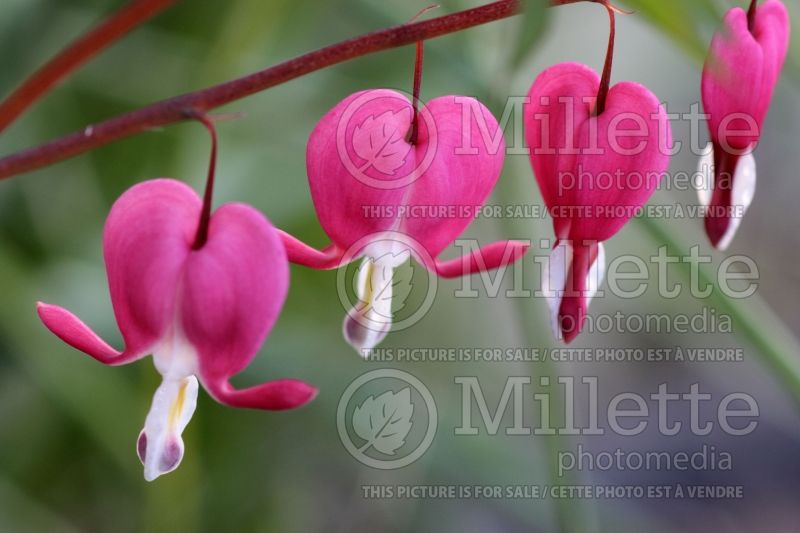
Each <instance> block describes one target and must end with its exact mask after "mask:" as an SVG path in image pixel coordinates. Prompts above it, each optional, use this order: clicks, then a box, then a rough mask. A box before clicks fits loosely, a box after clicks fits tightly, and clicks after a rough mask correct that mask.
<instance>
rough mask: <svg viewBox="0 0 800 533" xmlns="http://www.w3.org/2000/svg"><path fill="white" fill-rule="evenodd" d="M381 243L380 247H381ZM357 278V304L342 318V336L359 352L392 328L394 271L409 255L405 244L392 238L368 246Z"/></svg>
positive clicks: (371, 345) (372, 344) (381, 338)
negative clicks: (391, 239)
mask: <svg viewBox="0 0 800 533" xmlns="http://www.w3.org/2000/svg"><path fill="white" fill-rule="evenodd" d="M381 245H382V246H381ZM367 253H368V254H369V255H367V256H366V257H365V258H364V260H363V261H362V262H361V266H360V267H359V269H358V276H357V280H356V287H355V289H356V295H357V296H358V300H359V301H358V303H356V305H355V306H354V307H353V308H352V309H351V310H350V311H349V312H348V313H347V316H346V317H345V320H344V328H343V331H344V336H345V339H347V342H349V343H350V345H351V346H353V347H354V348H355V349H356V350H358V351H359V352H360V353H361V354H362V355H367V354H366V353H365V350H370V349H372V348H374V347H375V346H377V345H378V344H379V343H380V342H381V341H382V340H383V339H384V338H386V335H387V334H388V333H389V330H390V329H391V327H392V295H393V286H394V285H393V284H394V281H393V277H394V270H395V268H397V267H398V266H400V265H401V264H403V263H404V262H406V261H408V260H409V259H410V257H411V252H410V251H409V250H408V248H407V247H404V246H402V244H400V243H396V242H394V241H384V242H380V243H379V244H378V245H376V246H373V247H371V248H370V249H368V251H367Z"/></svg>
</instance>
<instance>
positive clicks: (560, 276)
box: [542, 241, 606, 340]
mask: <svg viewBox="0 0 800 533" xmlns="http://www.w3.org/2000/svg"><path fill="white" fill-rule="evenodd" d="M597 247H598V250H597V258H596V259H595V261H594V263H592V266H591V267H590V268H589V273H588V275H587V279H586V293H587V294H586V308H587V309H588V308H589V305H590V304H591V302H592V299H593V298H594V297H595V295H596V294H597V291H598V290H599V288H600V285H601V284H602V282H603V279H605V275H606V249H605V247H604V246H603V243H602V242H600V243H597ZM572 257H573V249H572V243H571V242H570V241H561V242H559V243H558V246H556V247H555V248H553V250H552V251H551V252H550V256H549V257H548V258H547V261H545V262H544V265H543V267H542V294H543V295H544V297H545V299H546V300H547V305H548V307H549V308H550V324H551V326H552V328H553V335H554V336H555V338H556V339H557V340H562V339H563V338H564V336H563V334H562V332H561V324H560V322H559V320H558V314H559V311H560V309H561V301H562V300H563V298H564V292H565V290H566V288H567V279H568V277H569V272H570V269H571V268H572Z"/></svg>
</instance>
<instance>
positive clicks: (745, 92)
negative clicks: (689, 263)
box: [698, 0, 789, 250]
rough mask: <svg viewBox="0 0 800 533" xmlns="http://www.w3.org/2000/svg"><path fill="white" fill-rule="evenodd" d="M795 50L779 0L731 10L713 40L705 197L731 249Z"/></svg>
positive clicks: (716, 230) (706, 101)
mask: <svg viewBox="0 0 800 533" xmlns="http://www.w3.org/2000/svg"><path fill="white" fill-rule="evenodd" d="M788 48H789V15H788V14H787V12H786V7H785V6H784V5H783V4H782V3H781V2H780V1H779V0H767V1H766V2H764V3H763V5H761V6H758V5H757V2H756V1H755V0H753V2H752V5H751V8H750V11H749V13H745V11H744V10H743V9H741V8H738V7H737V8H734V9H731V10H730V11H729V12H728V13H727V15H726V16H725V19H724V22H723V27H722V29H721V30H720V31H718V32H717V33H716V34H715V35H714V38H713V39H712V41H711V50H710V51H709V54H708V58H707V60H706V64H705V67H704V69H703V83H702V92H703V106H704V108H705V112H706V113H707V114H708V116H709V122H708V125H709V130H710V133H711V142H710V143H709V145H708V147H707V148H706V150H705V152H704V153H703V157H702V158H701V161H700V171H699V174H700V176H701V178H702V179H701V182H700V184H699V187H698V193H699V194H698V195H699V198H700V202H701V204H702V205H704V206H706V207H708V210H707V212H706V218H705V227H706V233H707V234H708V237H709V239H710V240H711V243H712V244H713V245H714V246H715V247H716V248H718V249H720V250H725V249H726V248H727V247H728V246H729V245H730V243H731V241H732V240H733V237H734V236H735V234H736V231H737V229H738V228H739V225H740V224H741V221H742V217H743V216H744V214H745V212H746V211H747V208H748V207H749V206H750V204H751V202H752V200H753V195H754V194H755V188H756V162H755V159H754V158H753V153H752V152H753V150H754V149H755V147H756V145H757V144H758V141H759V139H760V137H761V131H762V125H763V123H764V118H765V117H766V115H767V110H768V109H769V105H770V102H771V101H772V94H773V92H774V90H775V85H776V84H777V83H778V78H779V77H780V73H781V69H782V68H783V63H784V60H785V59H786V53H787V50H788Z"/></svg>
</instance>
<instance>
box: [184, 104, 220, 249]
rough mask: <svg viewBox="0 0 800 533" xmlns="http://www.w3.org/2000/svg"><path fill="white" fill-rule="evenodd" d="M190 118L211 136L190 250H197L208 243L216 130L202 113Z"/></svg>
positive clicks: (212, 122)
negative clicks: (202, 193) (206, 175)
mask: <svg viewBox="0 0 800 533" xmlns="http://www.w3.org/2000/svg"><path fill="white" fill-rule="evenodd" d="M189 115H190V116H191V118H193V119H195V120H197V121H198V122H200V123H201V124H202V125H203V126H205V127H206V129H207V130H208V133H209V134H210V135H211V156H210V158H209V161H208V177H207V178H206V191H205V194H204V195H203V210H202V211H201V212H200V221H199V222H198V224H197V233H196V234H195V238H194V244H193V245H192V250H199V249H200V248H202V247H203V246H205V244H206V242H207V241H208V225H209V222H210V221H211V202H212V200H213V197H214V176H215V174H216V171H217V128H216V127H215V126H214V121H213V120H211V119H210V118H209V117H208V116H207V115H205V114H203V113H195V112H191V113H189Z"/></svg>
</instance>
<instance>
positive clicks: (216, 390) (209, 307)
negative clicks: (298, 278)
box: [38, 179, 316, 481]
mask: <svg viewBox="0 0 800 533" xmlns="http://www.w3.org/2000/svg"><path fill="white" fill-rule="evenodd" d="M201 206H202V204H201V201H200V198H198V196H197V194H196V193H195V192H194V191H193V190H192V189H191V188H190V187H188V186H186V185H184V184H182V183H180V182H178V181H175V180H171V179H157V180H152V181H147V182H144V183H141V184H139V185H136V186H134V187H132V188H131V189H129V190H128V191H127V192H125V193H124V194H123V195H122V196H121V197H120V198H119V199H118V200H117V201H116V202H115V204H114V206H113V208H112V209H111V213H110V214H109V216H108V220H107V221H106V225H105V230H104V234H103V249H104V255H105V262H106V268H107V271H108V283H109V290H110V293H111V302H112V304H113V308H114V314H115V316H116V319H117V323H118V325H119V328H120V331H121V332H122V336H123V339H124V341H125V349H124V351H122V352H119V351H117V350H116V349H114V348H113V347H111V346H109V345H108V344H107V343H106V342H104V341H103V340H102V339H101V338H100V337H99V336H98V335H97V334H95V333H94V332H93V331H92V330H91V329H89V327H88V326H86V325H85V324H84V323H83V322H81V321H80V319H78V318H77V317H76V316H75V315H73V314H72V313H70V312H69V311H67V310H65V309H63V308H61V307H57V306H54V305H49V304H45V303H39V304H38V312H39V317H40V318H41V320H42V322H44V324H45V326H47V328H48V329H50V331H52V332H53V333H55V334H56V336H58V337H59V338H60V339H61V340H63V341H64V342H66V343H67V344H69V345H70V346H72V347H74V348H76V349H78V350H80V351H82V352H85V353H87V354H88V355H90V356H92V357H93V358H95V359H96V360H98V361H100V362H101V363H104V364H107V365H112V366H116V365H123V364H126V363H130V362H133V361H136V360H138V359H140V358H142V357H144V356H145V355H147V354H150V353H152V355H153V362H154V363H155V367H156V369H157V370H158V372H159V373H160V374H161V376H162V379H163V381H162V383H161V386H159V388H158V390H157V391H156V393H155V395H154V396H153V404H152V407H151V409H150V412H149V413H148V415H147V419H146V421H145V424H144V429H143V430H142V432H141V434H140V436H139V439H138V442H137V452H138V454H139V458H140V459H141V461H142V463H143V464H144V475H145V478H146V479H147V480H148V481H150V480H153V479H155V478H156V477H158V476H160V475H161V474H165V473H167V472H170V471H172V470H174V469H175V468H176V467H177V466H178V464H179V463H180V462H181V459H182V457H183V447H184V446H183V440H182V439H181V433H182V432H183V430H184V428H185V427H186V425H187V424H188V422H189V419H190V418H191V416H192V414H193V412H194V410H195V406H196V403H197V390H198V379H199V381H200V383H202V384H203V386H204V388H205V389H206V390H207V391H208V392H209V394H211V396H213V397H214V398H215V399H216V400H217V401H219V402H220V403H222V404H225V405H229V406H232V407H247V408H254V409H270V410H279V409H292V408H295V407H299V406H301V405H303V404H305V403H307V402H309V401H310V400H311V399H312V398H313V397H314V396H315V394H316V390H315V389H314V388H313V387H311V386H309V385H307V384H305V383H303V382H301V381H296V380H290V379H282V380H276V381H271V382H267V383H264V384H261V385H258V386H254V387H250V388H247V389H243V390H237V389H235V388H233V386H232V385H231V384H230V381H229V379H230V378H231V377H232V376H233V375H235V374H237V373H239V372H240V371H242V370H243V369H244V368H245V367H246V366H247V365H248V364H249V363H250V361H252V359H253V357H254V356H255V354H256V352H257V351H258V349H259V348H260V346H261V345H262V343H263V342H264V339H265V338H266V337H267V335H268V334H269V332H270V330H271V329H272V326H273V324H274V323H275V321H276V319H277V318H278V315H279V313H280V310H281V308H282V306H283V302H284V300H285V298H286V292H287V288H288V282H289V272H288V262H287V259H286V253H285V251H284V248H283V245H282V244H281V241H280V237H279V236H278V234H277V232H276V230H275V229H274V228H273V227H272V226H271V225H270V223H269V222H268V221H267V220H266V219H265V218H264V216H263V215H261V213H259V212H258V211H256V210H255V209H253V208H252V207H249V206H247V205H244V204H228V205H224V206H222V207H220V208H219V209H217V211H216V212H215V213H214V215H213V216H212V217H211V218H210V222H209V225H208V227H207V230H208V233H207V239H206V241H205V243H204V244H203V245H202V246H201V247H200V248H197V247H196V246H195V245H194V244H196V241H195V236H196V233H197V230H198V220H199V219H200V214H201Z"/></svg>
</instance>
